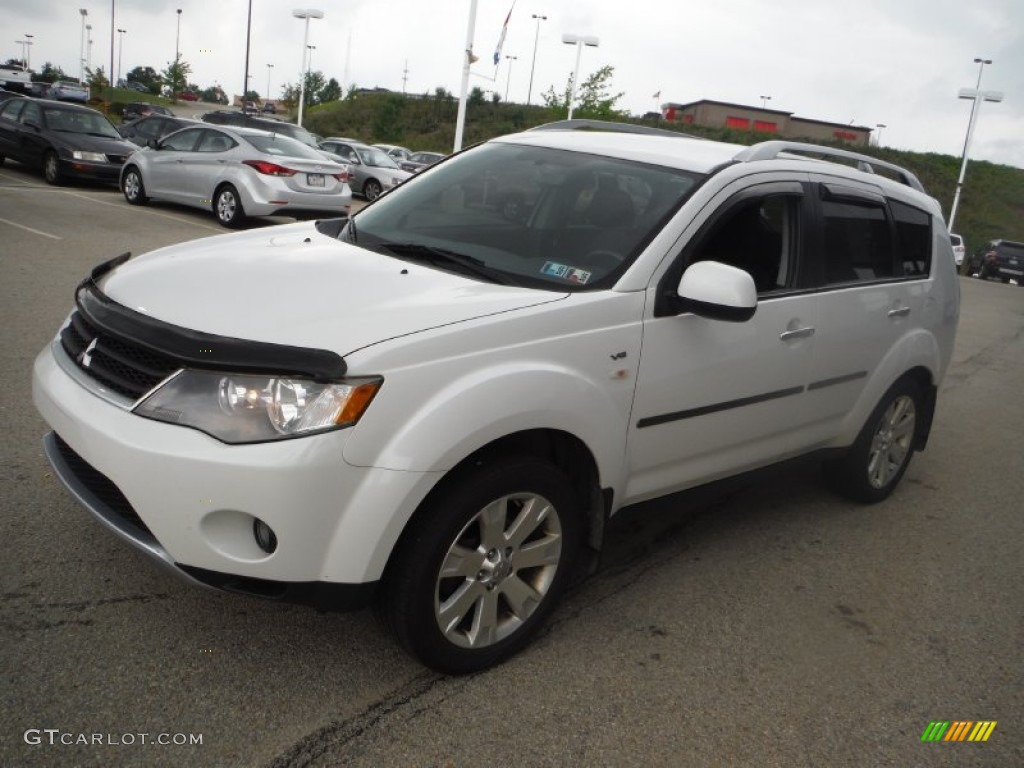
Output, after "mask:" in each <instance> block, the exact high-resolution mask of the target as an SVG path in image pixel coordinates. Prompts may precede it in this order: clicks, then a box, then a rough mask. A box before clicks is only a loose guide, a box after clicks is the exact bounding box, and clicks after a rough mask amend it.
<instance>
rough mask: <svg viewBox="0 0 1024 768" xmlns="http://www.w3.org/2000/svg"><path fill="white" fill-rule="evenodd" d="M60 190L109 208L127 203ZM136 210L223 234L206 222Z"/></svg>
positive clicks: (146, 209)
mask: <svg viewBox="0 0 1024 768" xmlns="http://www.w3.org/2000/svg"><path fill="white" fill-rule="evenodd" d="M61 191H62V193H63V194H65V195H70V196H71V197H78V198H81V199H82V200H88V201H89V202H92V203H98V204H99V205H109V206H110V207H111V208H118V209H120V210H122V211H123V210H125V206H126V205H127V203H111V202H108V201H107V200H97V199H96V198H95V197H89V196H88V195H83V194H81V193H79V192H69V191H68V190H61ZM136 210H137V211H138V213H148V214H150V215H152V216H159V217H160V218H162V219H170V220H171V221H177V222H179V223H181V224H191V225H192V226H194V227H202V228H203V229H208V230H210V231H211V232H217V233H218V234H223V233H224V230H223V229H220V228H219V227H211V226H209V225H207V224H202V223H200V222H198V221H194V220H192V219H186V218H183V217H181V216H171V215H170V214H167V213H159V212H157V211H154V210H151V209H148V208H142V209H136Z"/></svg>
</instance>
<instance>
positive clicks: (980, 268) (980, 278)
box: [978, 262, 988, 280]
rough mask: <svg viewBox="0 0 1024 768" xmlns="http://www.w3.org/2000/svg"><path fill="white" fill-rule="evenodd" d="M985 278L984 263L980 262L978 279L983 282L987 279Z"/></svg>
mask: <svg viewBox="0 0 1024 768" xmlns="http://www.w3.org/2000/svg"><path fill="white" fill-rule="evenodd" d="M987 277H988V275H986V274H985V263H984V262H982V263H981V264H980V265H978V279H979V280H985V279H987Z"/></svg>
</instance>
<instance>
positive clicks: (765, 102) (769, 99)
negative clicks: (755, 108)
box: [761, 96, 772, 109]
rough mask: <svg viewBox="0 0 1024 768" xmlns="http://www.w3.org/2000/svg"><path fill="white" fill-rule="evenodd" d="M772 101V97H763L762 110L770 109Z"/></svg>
mask: <svg viewBox="0 0 1024 768" xmlns="http://www.w3.org/2000/svg"><path fill="white" fill-rule="evenodd" d="M771 100H772V97H771V96H762V97H761V109H768V102H769V101H771Z"/></svg>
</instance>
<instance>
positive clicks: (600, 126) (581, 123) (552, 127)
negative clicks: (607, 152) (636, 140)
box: [530, 119, 702, 139]
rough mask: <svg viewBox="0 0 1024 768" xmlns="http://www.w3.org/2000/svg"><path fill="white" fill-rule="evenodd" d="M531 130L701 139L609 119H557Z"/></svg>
mask: <svg viewBox="0 0 1024 768" xmlns="http://www.w3.org/2000/svg"><path fill="white" fill-rule="evenodd" d="M530 130H531V131H606V132H608V133H644V134H648V135H652V136H671V137H673V138H683V139H701V138H702V137H700V136H691V135H689V134H686V133H683V132H682V131H670V130H668V129H666V128H655V127H653V126H650V125H637V124H635V123H613V122H610V121H608V120H581V119H576V120H557V121H555V122H553V123H544V124H543V125H538V126H535V127H533V128H530Z"/></svg>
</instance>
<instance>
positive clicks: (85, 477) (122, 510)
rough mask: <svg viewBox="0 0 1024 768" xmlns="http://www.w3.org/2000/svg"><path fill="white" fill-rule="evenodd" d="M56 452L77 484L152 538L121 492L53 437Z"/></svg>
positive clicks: (58, 437) (70, 448)
mask: <svg viewBox="0 0 1024 768" xmlns="http://www.w3.org/2000/svg"><path fill="white" fill-rule="evenodd" d="M54 438H55V442H56V445H57V450H58V452H59V453H60V455H61V458H62V459H64V462H65V463H66V464H67V465H68V469H70V470H71V473H72V474H73V475H74V476H75V477H76V478H78V480H79V482H81V483H82V485H84V486H85V487H86V488H88V489H89V490H90V491H91V492H92V493H93V494H94V495H95V496H96V498H97V499H99V500H100V501H101V502H103V504H105V505H106V506H107V508H108V509H109V510H110V511H111V512H113V513H114V514H116V515H117V516H118V517H120V518H121V519H123V520H124V521H125V522H127V523H129V524H130V525H131V526H132V527H134V528H136V529H137V530H139V531H141V532H143V533H145V534H147V535H148V536H152V535H153V534H152V532H151V531H150V530H149V528H147V527H146V524H145V523H144V522H142V518H141V517H139V515H138V513H137V512H136V511H135V509H134V508H133V507H132V505H131V502H129V501H128V499H126V498H125V495H124V494H123V493H121V490H120V489H119V488H118V487H117V486H116V485H114V483H113V482H112V481H111V480H110V478H108V477H107V476H106V475H104V474H103V473H102V472H100V471H99V470H97V469H95V468H93V466H92V465H91V464H89V462H87V461H86V460H85V459H83V458H82V457H81V456H79V455H78V454H77V453H75V451H74V449H73V448H72V447H71V446H70V445H68V444H67V443H65V442H64V441H63V440H61V437H60V435H56V434H55V435H54Z"/></svg>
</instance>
